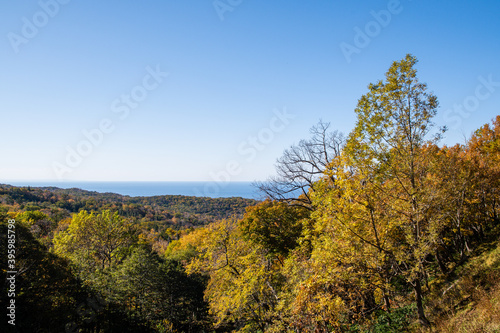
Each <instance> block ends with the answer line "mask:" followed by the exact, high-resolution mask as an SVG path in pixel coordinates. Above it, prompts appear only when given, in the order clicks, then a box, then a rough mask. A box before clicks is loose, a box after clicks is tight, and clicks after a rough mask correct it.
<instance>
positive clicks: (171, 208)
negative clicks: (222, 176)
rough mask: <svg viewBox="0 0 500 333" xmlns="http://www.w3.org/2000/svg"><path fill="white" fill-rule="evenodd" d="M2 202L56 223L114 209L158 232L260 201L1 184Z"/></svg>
mask: <svg viewBox="0 0 500 333" xmlns="http://www.w3.org/2000/svg"><path fill="white" fill-rule="evenodd" d="M0 203H1V204H3V205H5V206H11V207H12V208H14V209H16V210H19V211H42V212H43V213H45V214H46V215H47V216H48V217H50V219H51V220H52V221H53V222H55V223H58V222H59V221H61V220H63V219H65V218H68V217H70V216H71V214H72V213H78V212H79V211H81V210H87V211H89V212H92V211H95V212H99V211H101V210H110V211H112V212H118V214H119V215H120V216H122V217H125V218H132V219H134V220H136V221H137V222H140V223H145V224H148V226H149V227H151V228H153V229H155V230H158V228H160V229H161V228H164V227H169V228H173V229H176V230H180V229H183V228H189V227H194V226H199V225H205V224H207V223H210V222H213V221H215V220H218V219H223V218H227V217H230V216H233V215H242V214H243V213H244V212H245V207H247V206H250V205H253V204H255V203H257V201H256V200H253V199H244V198H208V197H189V196H182V195H165V196H152V197H129V196H123V195H120V194H115V193H98V192H93V191H85V190H81V189H76V188H73V189H60V188H57V187H15V186H11V185H0Z"/></svg>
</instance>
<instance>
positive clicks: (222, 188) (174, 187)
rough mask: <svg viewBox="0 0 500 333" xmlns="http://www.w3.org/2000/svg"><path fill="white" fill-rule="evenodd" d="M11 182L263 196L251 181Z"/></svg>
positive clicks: (147, 193) (98, 189)
mask: <svg viewBox="0 0 500 333" xmlns="http://www.w3.org/2000/svg"><path fill="white" fill-rule="evenodd" d="M2 183H5V184H9V185H12V186H31V187H49V186H50V187H52V186H53V187H59V188H64V189H68V188H79V189H82V190H87V191H96V192H100V193H106V192H110V193H118V194H121V195H129V196H131V197H139V196H142V197H149V196H155V195H186V196H197V197H211V198H230V197H242V198H248V199H262V197H261V194H260V193H259V192H258V191H257V189H256V188H255V187H253V186H252V183H251V182H215V181H212V182H73V181H60V182H59V181H53V182H48V181H47V182H46V181H19V182H8V181H6V182H2Z"/></svg>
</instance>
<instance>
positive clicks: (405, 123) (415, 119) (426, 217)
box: [346, 55, 440, 326]
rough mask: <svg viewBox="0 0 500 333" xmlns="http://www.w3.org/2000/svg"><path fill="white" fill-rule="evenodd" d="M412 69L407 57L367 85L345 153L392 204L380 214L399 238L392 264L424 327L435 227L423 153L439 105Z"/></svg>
mask: <svg viewBox="0 0 500 333" xmlns="http://www.w3.org/2000/svg"><path fill="white" fill-rule="evenodd" d="M416 63H417V59H416V58H415V57H414V56H412V55H407V56H406V57H405V58H404V59H402V60H401V61H397V62H394V63H393V64H392V66H391V67H390V68H389V71H388V72H387V73H386V79H385V81H379V82H377V83H376V84H370V85H369V87H368V88H369V92H368V93H367V94H365V95H363V96H362V97H361V99H360V100H359V102H358V106H357V107H356V110H355V112H356V114H357V116H358V120H357V123H356V126H355V128H354V130H353V131H352V132H351V134H350V135H349V139H348V143H347V146H346V153H347V154H348V155H349V158H350V160H351V163H352V164H353V166H354V167H355V170H356V172H359V173H360V174H362V175H363V180H364V181H366V182H370V183H372V184H373V186H375V187H376V188H378V190H379V191H380V192H381V193H382V192H383V193H386V194H387V195H388V196H390V197H391V198H392V200H391V201H392V202H391V203H390V204H389V205H386V206H385V208H384V209H387V212H386V214H387V215H388V216H389V217H390V218H392V220H393V221H394V223H396V224H398V229H399V230H400V232H401V244H400V245H401V251H399V252H397V253H395V258H396V260H397V261H398V262H401V263H404V265H403V266H401V270H402V273H404V275H405V277H406V279H407V281H408V282H409V283H410V284H411V285H412V287H413V289H414V293H415V300H416V303H417V312H418V318H419V321H420V323H421V324H422V325H424V326H429V321H428V320H427V318H426V316H425V313H424V306H423V292H422V280H423V278H424V276H425V267H424V258H425V257H426V256H427V255H428V254H429V253H431V252H432V246H433V245H434V244H435V242H436V236H437V233H436V229H438V228H439V226H438V224H439V223H438V220H437V219H435V218H433V216H432V215H431V214H429V213H430V212H431V209H430V206H431V205H432V200H431V198H430V197H431V196H432V189H430V188H429V187H428V184H427V182H426V181H427V180H426V174H427V171H428V165H427V163H426V161H425V155H424V154H422V147H423V145H424V144H426V143H427V142H428V141H429V140H428V134H429V132H430V130H431V129H432V127H433V123H432V122H431V119H432V117H434V116H435V115H436V112H437V107H438V101H437V98H436V96H434V95H433V94H432V93H429V92H427V85H426V84H424V83H420V82H419V81H418V78H417V71H416V69H415V68H414V67H415V64H416ZM439 134H440V133H439V132H438V134H437V135H435V136H434V138H432V139H431V141H436V140H438V139H439V137H440V135H439Z"/></svg>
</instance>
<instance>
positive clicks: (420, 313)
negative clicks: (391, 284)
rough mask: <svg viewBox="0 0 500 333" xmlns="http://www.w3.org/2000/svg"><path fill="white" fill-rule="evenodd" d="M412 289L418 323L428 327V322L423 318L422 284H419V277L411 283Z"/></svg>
mask: <svg viewBox="0 0 500 333" xmlns="http://www.w3.org/2000/svg"><path fill="white" fill-rule="evenodd" d="M413 289H414V290H415V300H416V302H417V314H418V321H419V322H420V324H421V325H422V326H424V327H430V326H431V324H430V322H429V320H427V318H426V317H425V313H424V305H423V303H422V284H421V282H420V277H419V278H417V279H416V280H415V281H414V283H413Z"/></svg>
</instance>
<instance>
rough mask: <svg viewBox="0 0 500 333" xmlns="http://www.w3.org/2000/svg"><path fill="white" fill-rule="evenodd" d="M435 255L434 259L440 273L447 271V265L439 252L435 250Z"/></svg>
mask: <svg viewBox="0 0 500 333" xmlns="http://www.w3.org/2000/svg"><path fill="white" fill-rule="evenodd" d="M434 256H435V257H436V261H437V263H438V265H439V269H440V270H441V273H443V274H446V273H448V267H446V265H445V264H444V262H443V260H442V259H441V256H440V255H439V252H437V251H436V254H435V255H434Z"/></svg>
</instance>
